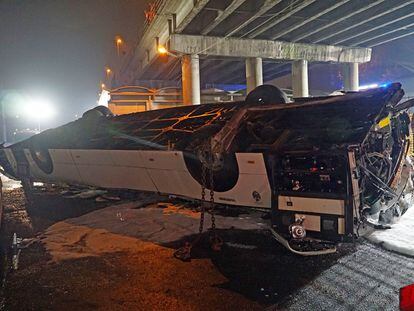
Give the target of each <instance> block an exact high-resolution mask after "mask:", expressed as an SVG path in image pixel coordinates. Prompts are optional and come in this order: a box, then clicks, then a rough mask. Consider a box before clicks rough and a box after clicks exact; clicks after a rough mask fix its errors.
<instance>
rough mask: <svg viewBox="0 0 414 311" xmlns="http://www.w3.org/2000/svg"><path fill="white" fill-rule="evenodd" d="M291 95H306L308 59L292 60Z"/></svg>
mask: <svg viewBox="0 0 414 311" xmlns="http://www.w3.org/2000/svg"><path fill="white" fill-rule="evenodd" d="M292 88H293V97H308V96H309V85H308V61H307V60H303V59H301V60H295V61H293V62H292Z"/></svg>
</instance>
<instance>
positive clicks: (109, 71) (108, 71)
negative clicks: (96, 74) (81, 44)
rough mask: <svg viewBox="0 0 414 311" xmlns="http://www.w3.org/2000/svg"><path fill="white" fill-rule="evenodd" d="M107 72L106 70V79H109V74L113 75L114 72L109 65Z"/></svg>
mask: <svg viewBox="0 0 414 311" xmlns="http://www.w3.org/2000/svg"><path fill="white" fill-rule="evenodd" d="M105 72H106V79H107V80H109V76H110V75H111V73H112V70H111V68H109V67H107V68H106V69H105Z"/></svg>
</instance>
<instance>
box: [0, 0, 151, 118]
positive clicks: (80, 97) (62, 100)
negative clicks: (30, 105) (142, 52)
mask: <svg viewBox="0 0 414 311" xmlns="http://www.w3.org/2000/svg"><path fill="white" fill-rule="evenodd" d="M147 2H148V1H146V0H141V1H139V0H112V1H111V0H0V90H3V93H4V92H5V91H7V92H10V91H11V90H14V91H16V92H20V93H29V94H31V95H32V94H33V95H34V96H43V97H47V98H49V99H50V101H51V102H53V103H54V105H55V106H56V108H57V110H58V114H57V117H56V118H55V119H54V120H52V121H49V122H48V123H49V124H46V125H45V126H54V125H57V124H60V123H62V122H66V121H70V120H73V119H74V118H75V115H81V114H82V113H83V112H84V111H85V110H86V109H88V108H91V107H93V106H94V105H96V100H97V94H98V92H99V84H100V80H102V79H104V77H105V74H104V69H105V66H106V64H107V63H108V62H110V61H111V58H113V57H114V56H115V55H116V48H115V43H114V37H115V36H116V35H121V36H122V37H123V38H124V40H125V42H126V44H134V42H136V40H137V38H138V36H139V34H140V32H141V31H142V26H143V24H144V20H145V17H144V9H145V8H146V3H147Z"/></svg>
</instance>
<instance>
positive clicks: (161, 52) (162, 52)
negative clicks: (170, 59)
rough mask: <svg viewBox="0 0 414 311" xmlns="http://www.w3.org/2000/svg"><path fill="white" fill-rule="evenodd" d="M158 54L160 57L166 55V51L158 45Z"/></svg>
mask: <svg viewBox="0 0 414 311" xmlns="http://www.w3.org/2000/svg"><path fill="white" fill-rule="evenodd" d="M158 53H159V54H161V55H164V54H168V51H167V49H166V48H165V46H162V45H159V46H158Z"/></svg>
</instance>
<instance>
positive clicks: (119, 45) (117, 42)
mask: <svg viewBox="0 0 414 311" xmlns="http://www.w3.org/2000/svg"><path fill="white" fill-rule="evenodd" d="M115 43H116V52H117V54H118V56H119V50H120V47H121V44H122V43H124V41H123V40H122V38H121V37H116V38H115Z"/></svg>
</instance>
